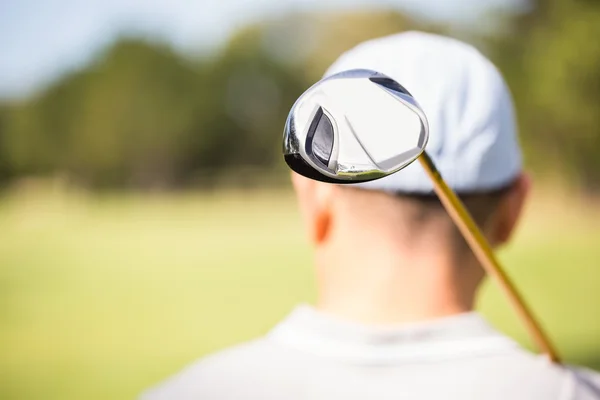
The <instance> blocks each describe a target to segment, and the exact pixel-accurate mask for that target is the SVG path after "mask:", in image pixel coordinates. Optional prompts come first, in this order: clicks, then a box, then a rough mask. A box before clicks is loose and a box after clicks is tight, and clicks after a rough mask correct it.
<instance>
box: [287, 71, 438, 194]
mask: <svg viewBox="0 0 600 400" xmlns="http://www.w3.org/2000/svg"><path fill="white" fill-rule="evenodd" d="M428 138H429V126H428V124H427V118H426V117H425V113H424V112H423V110H422V109H421V107H420V106H419V104H418V103H417V102H416V101H415V99H414V98H413V97H412V95H411V94H410V93H409V92H408V91H407V90H406V89H405V88H404V87H402V86H401V85H400V84H399V83H398V82H396V81H395V80H393V79H391V78H390V77H388V76H386V75H384V74H381V73H379V72H376V71H372V70H366V69H353V70H348V71H344V72H340V73H338V74H335V75H331V76H329V77H327V78H325V79H322V80H320V81H319V82H317V83H316V84H314V85H313V86H312V87H310V88H309V89H308V90H307V91H306V92H304V93H303V94H302V96H300V97H299V98H298V100H297V101H296V102H295V103H294V105H293V106H292V109H291V111H290V113H289V115H288V118H287V121H286V124H285V129H284V135H283V154H284V158H285V161H286V163H287V164H288V166H289V167H290V168H291V169H292V170H294V171H295V172H297V173H298V174H300V175H304V176H306V177H308V178H311V179H315V180H318V181H323V182H329V183H338V184H339V183H359V182H367V181H372V180H375V179H379V178H383V177H384V176H387V175H390V174H393V173H395V172H397V171H399V170H401V169H402V168H404V167H406V166H407V165H409V164H410V163H412V162H413V161H414V160H416V159H417V158H418V157H419V155H421V153H422V152H423V151H424V149H425V146H426V145H427V140H428Z"/></svg>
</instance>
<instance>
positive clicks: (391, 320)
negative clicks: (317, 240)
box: [316, 249, 483, 325]
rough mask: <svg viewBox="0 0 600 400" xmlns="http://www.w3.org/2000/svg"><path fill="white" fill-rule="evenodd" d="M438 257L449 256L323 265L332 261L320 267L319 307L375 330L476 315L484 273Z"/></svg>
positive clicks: (366, 258)
mask: <svg viewBox="0 0 600 400" xmlns="http://www.w3.org/2000/svg"><path fill="white" fill-rule="evenodd" d="M382 254H386V255H385V256H382ZM437 254H443V253H441V252H436V251H435V250H432V252H430V253H429V254H428V255H427V256H426V257H420V258H415V257H407V256H406V254H405V253H403V252H392V251H389V249H388V251H387V252H373V253H372V255H369V254H365V253H362V254H361V253H358V254H357V253H354V254H352V255H351V257H345V258H344V259H338V260H337V262H332V260H321V261H329V262H318V265H319V266H318V281H319V282H318V285H319V296H318V301H317V304H316V307H317V308H318V309H319V310H321V311H323V312H324V313H328V314H331V315H336V316H338V317H341V318H344V319H346V320H351V321H355V322H359V323H363V324H369V325H397V324H403V323H412V322H420V321H427V320H432V319H436V318H442V317H446V316H451V315H457V314H463V313H466V312H470V311H472V310H473V306H474V297H475V292H476V289H477V286H478V284H479V282H480V280H481V278H482V276H483V274H482V273H481V271H480V270H479V269H478V268H477V267H476V266H467V265H465V266H461V267H457V266H456V265H453V263H452V261H451V260H449V259H444V258H443V257H440V256H439V255H437ZM473 267H474V268H473ZM474 269H475V271H474Z"/></svg>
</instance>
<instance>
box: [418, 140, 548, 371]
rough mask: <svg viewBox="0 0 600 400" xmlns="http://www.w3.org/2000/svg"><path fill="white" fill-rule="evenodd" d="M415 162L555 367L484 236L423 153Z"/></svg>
mask: <svg viewBox="0 0 600 400" xmlns="http://www.w3.org/2000/svg"><path fill="white" fill-rule="evenodd" d="M419 161H420V162H421V165H422V166H423V168H425V171H426V172H427V175H429V177H430V178H431V180H432V182H433V186H434V189H435V192H436V194H437V195H438V197H439V198H440V201H441V202H442V204H443V205H444V208H445V209H446V211H447V212H448V214H449V215H450V217H451V218H452V220H453V221H454V223H455V224H456V226H457V227H458V229H459V230H460V232H461V233H462V235H463V237H464V238H465V240H466V241H467V243H468V244H469V246H470V248H471V250H472V251H473V253H474V254H475V256H476V257H477V259H478V260H479V262H480V263H481V265H482V266H483V268H484V269H485V271H486V273H487V274H488V275H490V276H492V277H493V278H495V279H496V281H497V282H498V283H499V284H500V287H501V288H502V290H503V291H504V293H505V294H506V295H507V296H508V298H509V299H510V301H511V303H512V304H513V306H514V307H515V308H516V310H517V313H518V314H519V317H521V319H522V320H523V322H524V323H525V326H526V327H527V329H528V331H529V333H530V334H531V336H532V337H533V339H534V341H535V343H536V344H537V346H538V347H539V349H540V350H541V351H543V352H544V353H546V354H547V355H548V357H549V358H550V360H551V361H552V362H554V363H557V364H559V363H560V359H559V357H558V354H557V353H556V350H555V349H554V347H553V345H552V344H551V343H550V340H549V339H548V337H547V336H546V334H545V333H544V331H543V330H542V328H541V326H540V324H539V322H538V321H536V319H535V317H534V316H533V314H532V312H531V310H530V309H529V308H528V307H527V305H526V304H525V301H524V300H523V298H522V297H521V295H520V294H519V292H518V291H517V289H516V288H515V286H514V285H513V283H512V282H511V280H510V278H509V277H508V276H507V275H506V273H505V272H504V270H503V269H502V267H501V266H500V264H499V262H498V260H497V258H496V256H495V255H494V251H493V250H492V248H491V247H490V245H489V244H488V242H487V240H486V238H485V236H483V234H482V232H481V230H480V229H479V227H478V226H477V224H476V223H475V221H474V220H473V218H472V217H471V215H470V214H469V212H468V211H467V209H466V208H465V206H464V205H463V203H462V201H461V200H460V199H459V198H458V196H457V195H456V194H455V193H454V191H453V190H452V189H450V187H449V186H448V185H447V184H446V182H445V181H444V179H443V178H442V176H441V175H440V173H439V171H438V170H437V168H436V167H435V164H434V163H433V160H431V158H430V157H429V155H428V154H427V152H423V153H422V154H421V156H420V157H419Z"/></svg>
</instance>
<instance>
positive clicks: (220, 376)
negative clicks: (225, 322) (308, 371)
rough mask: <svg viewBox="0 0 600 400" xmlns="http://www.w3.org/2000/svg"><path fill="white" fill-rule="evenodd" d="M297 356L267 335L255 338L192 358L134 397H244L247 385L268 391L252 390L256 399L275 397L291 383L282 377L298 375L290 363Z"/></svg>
mask: <svg viewBox="0 0 600 400" xmlns="http://www.w3.org/2000/svg"><path fill="white" fill-rule="evenodd" d="M290 353H293V354H290ZM298 356H301V355H300V354H297V352H295V351H293V350H291V349H286V348H285V347H281V346H278V345H277V343H274V342H272V341H270V340H268V339H267V338H261V339H256V340H253V341H250V342H246V343H243V344H240V345H236V346H233V347H230V348H227V349H224V350H222V351H219V352H216V353H212V354H209V355H208V356H205V357H203V358H200V359H198V360H196V361H195V362H193V363H192V364H190V365H188V366H187V367H185V368H183V369H182V370H181V371H180V372H178V373H177V374H175V375H173V376H171V377H169V378H167V379H166V380H164V381H163V382H160V383H159V384H158V385H156V386H154V387H151V388H149V389H147V390H146V391H145V392H143V393H142V394H141V395H140V397H139V398H138V399H139V400H167V399H169V400H173V399H177V400H188V399H207V400H210V399H219V400H221V399H223V400H224V399H241V398H246V399H248V398H250V397H248V396H249V393H248V389H249V388H252V390H253V391H256V390H258V391H259V392H261V391H265V392H268V393H256V394H255V395H256V396H259V397H256V398H263V399H270V398H276V397H275V396H274V395H273V394H274V393H280V391H279V390H278V389H283V388H285V390H290V386H291V387H293V386H294V382H286V379H285V378H286V377H290V376H295V377H299V376H301V375H302V374H301V370H300V368H299V366H298V364H296V363H293V362H290V360H294V359H296V358H297V357H298ZM252 398H255V397H252Z"/></svg>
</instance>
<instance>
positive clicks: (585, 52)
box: [492, 0, 600, 191]
mask: <svg viewBox="0 0 600 400" xmlns="http://www.w3.org/2000/svg"><path fill="white" fill-rule="evenodd" d="M599 37H600V2H597V1H585V0H576V1H572V0H537V1H533V2H531V9H530V10H529V12H527V13H524V14H522V15H514V16H511V17H510V18H509V19H508V20H507V29H506V34H505V35H504V36H503V37H501V38H496V39H495V40H494V41H492V43H493V44H494V45H495V46H494V47H493V48H494V50H495V51H494V53H493V54H494V58H495V60H496V61H497V63H498V64H499V65H500V67H501V69H502V70H503V72H504V73H505V75H506V77H507V80H508V82H509V85H510V86H511V88H512V90H513V92H514V95H515V101H516V104H517V111H518V115H519V118H520V126H521V132H522V136H523V142H524V143H525V148H526V150H527V156H528V158H529V160H530V161H531V163H532V164H533V165H535V166H537V167H538V168H537V169H538V170H539V171H547V170H551V171H552V172H553V173H556V172H562V173H567V174H568V175H569V176H570V177H571V179H572V180H574V181H575V182H576V183H577V184H579V185H582V186H583V187H585V188H587V189H588V190H595V191H598V190H600V112H599V110H600V43H599V42H598V40H597V38H599ZM557 170H559V171H557ZM545 173H547V172H545Z"/></svg>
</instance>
